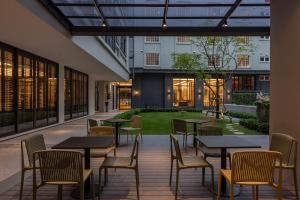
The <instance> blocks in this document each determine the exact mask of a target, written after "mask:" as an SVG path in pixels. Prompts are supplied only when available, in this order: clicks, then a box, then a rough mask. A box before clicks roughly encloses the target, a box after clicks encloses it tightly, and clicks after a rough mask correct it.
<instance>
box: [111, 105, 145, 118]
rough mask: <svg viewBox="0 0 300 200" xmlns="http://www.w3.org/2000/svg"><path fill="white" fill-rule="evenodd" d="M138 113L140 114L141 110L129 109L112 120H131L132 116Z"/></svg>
mask: <svg viewBox="0 0 300 200" xmlns="http://www.w3.org/2000/svg"><path fill="white" fill-rule="evenodd" d="M139 113H141V109H139V108H135V109H131V110H129V111H126V112H123V113H121V114H118V115H116V116H115V117H114V118H120V119H131V117H132V116H133V115H138V114H139Z"/></svg>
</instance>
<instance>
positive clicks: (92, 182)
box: [91, 172, 95, 200]
mask: <svg viewBox="0 0 300 200" xmlns="http://www.w3.org/2000/svg"><path fill="white" fill-rule="evenodd" d="M91 186H92V200H94V199H95V185H94V174H93V172H92V173H91Z"/></svg>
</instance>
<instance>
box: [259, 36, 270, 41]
mask: <svg viewBox="0 0 300 200" xmlns="http://www.w3.org/2000/svg"><path fill="white" fill-rule="evenodd" d="M260 39H261V40H270V36H268V35H264V36H260Z"/></svg>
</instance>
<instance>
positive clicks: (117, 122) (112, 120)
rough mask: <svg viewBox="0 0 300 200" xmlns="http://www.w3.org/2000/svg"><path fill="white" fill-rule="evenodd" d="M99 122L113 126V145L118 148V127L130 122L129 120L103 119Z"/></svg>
mask: <svg viewBox="0 0 300 200" xmlns="http://www.w3.org/2000/svg"><path fill="white" fill-rule="evenodd" d="M101 121H103V122H107V123H110V124H113V125H114V127H115V144H116V147H118V146H119V127H120V125H121V124H122V123H125V122H130V120H128V119H118V118H111V119H104V120H101Z"/></svg>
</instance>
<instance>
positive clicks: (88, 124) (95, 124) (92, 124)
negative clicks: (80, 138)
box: [87, 119, 100, 135]
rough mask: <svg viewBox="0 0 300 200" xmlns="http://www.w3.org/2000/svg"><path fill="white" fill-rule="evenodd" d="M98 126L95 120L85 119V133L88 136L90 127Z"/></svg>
mask: <svg viewBox="0 0 300 200" xmlns="http://www.w3.org/2000/svg"><path fill="white" fill-rule="evenodd" d="M97 126H100V124H99V122H98V121H97V120H95V119H87V133H88V135H89V134H90V129H91V128H92V127H97Z"/></svg>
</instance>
